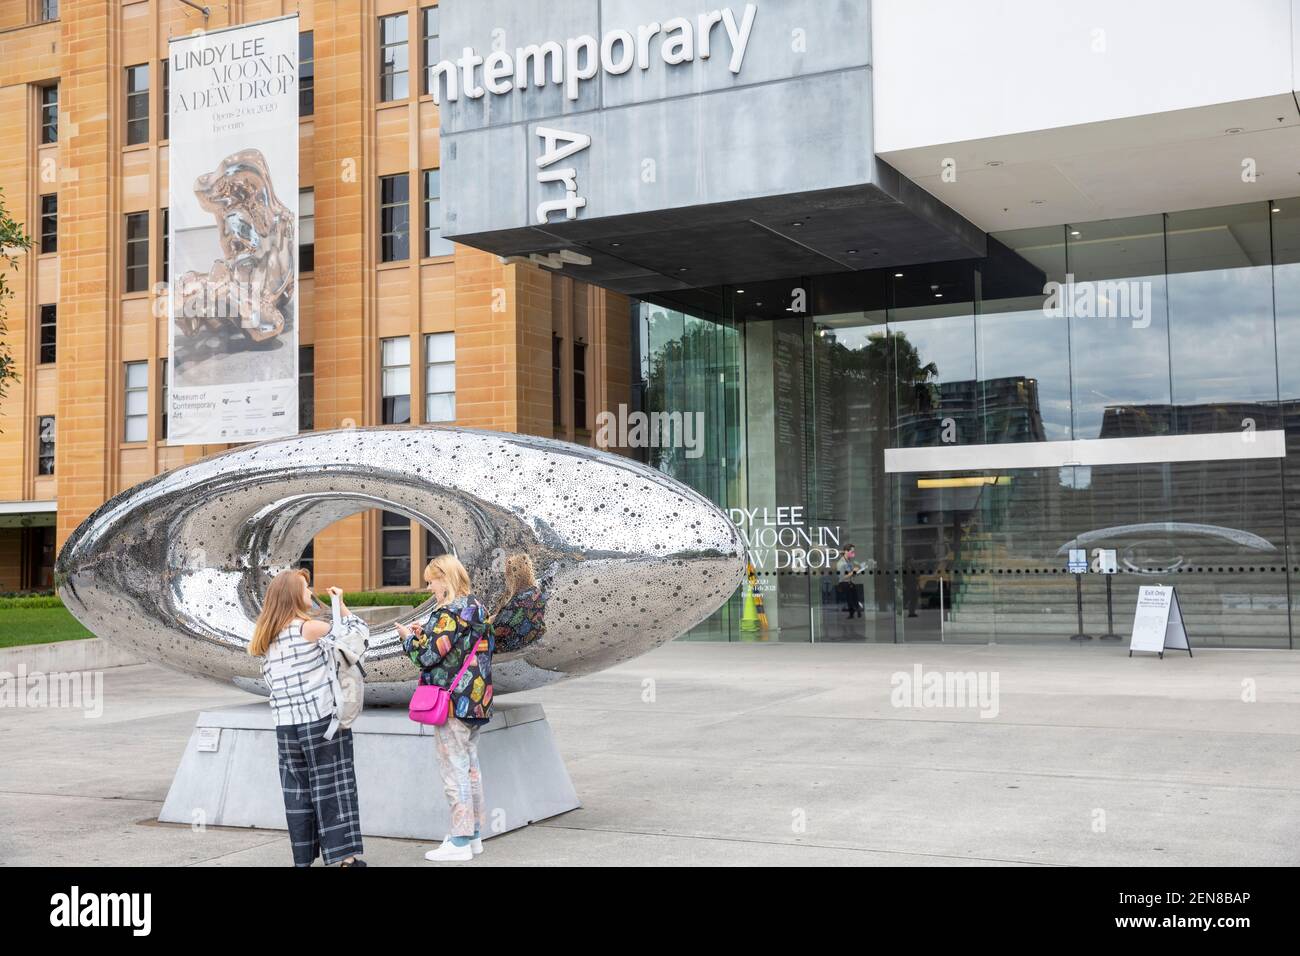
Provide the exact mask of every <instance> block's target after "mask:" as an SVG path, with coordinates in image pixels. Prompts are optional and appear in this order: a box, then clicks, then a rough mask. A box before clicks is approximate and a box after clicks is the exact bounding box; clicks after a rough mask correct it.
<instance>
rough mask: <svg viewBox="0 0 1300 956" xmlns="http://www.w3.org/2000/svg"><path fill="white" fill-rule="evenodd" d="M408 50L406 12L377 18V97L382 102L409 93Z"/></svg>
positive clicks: (398, 98)
mask: <svg viewBox="0 0 1300 956" xmlns="http://www.w3.org/2000/svg"><path fill="white" fill-rule="evenodd" d="M409 70H410V52H409V51H408V49H407V29H406V14H405V13H395V14H393V15H392V16H390V17H380V18H379V99H380V101H381V102H384V103H391V102H392V101H393V100H404V99H406V98H407V97H408V96H409V95H410V88H409V84H408V82H407V78H408V75H409Z"/></svg>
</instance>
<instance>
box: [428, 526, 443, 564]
mask: <svg viewBox="0 0 1300 956" xmlns="http://www.w3.org/2000/svg"><path fill="white" fill-rule="evenodd" d="M446 553H447V546H446V545H444V544H443V543H442V539H441V538H439V537H438V536H437V535H436V534H434V533H433V532H432V531H430V530H429V529H428V528H425V529H424V560H425V561H428V560H429V559H430V558H436V557H437V556H438V555H440V554H446Z"/></svg>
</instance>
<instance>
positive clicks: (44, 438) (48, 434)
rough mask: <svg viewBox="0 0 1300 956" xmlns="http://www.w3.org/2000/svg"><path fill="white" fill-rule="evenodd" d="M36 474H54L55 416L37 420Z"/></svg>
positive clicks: (43, 416) (44, 416) (46, 416)
mask: <svg viewBox="0 0 1300 956" xmlns="http://www.w3.org/2000/svg"><path fill="white" fill-rule="evenodd" d="M36 441H37V450H36V474H38V475H52V474H54V416H53V415H42V416H41V417H40V418H38V419H36Z"/></svg>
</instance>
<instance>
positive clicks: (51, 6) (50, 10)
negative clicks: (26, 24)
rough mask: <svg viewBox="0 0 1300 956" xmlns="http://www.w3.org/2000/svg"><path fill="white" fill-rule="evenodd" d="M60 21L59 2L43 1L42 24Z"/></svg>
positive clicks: (52, 0)
mask: <svg viewBox="0 0 1300 956" xmlns="http://www.w3.org/2000/svg"><path fill="white" fill-rule="evenodd" d="M57 19H59V0H41V22H43V23H44V22H47V21H50V20H57Z"/></svg>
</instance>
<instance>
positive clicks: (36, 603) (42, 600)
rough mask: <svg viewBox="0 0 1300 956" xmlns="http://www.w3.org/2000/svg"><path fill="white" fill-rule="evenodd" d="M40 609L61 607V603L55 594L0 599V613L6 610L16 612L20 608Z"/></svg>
mask: <svg viewBox="0 0 1300 956" xmlns="http://www.w3.org/2000/svg"><path fill="white" fill-rule="evenodd" d="M40 607H63V602H62V601H61V600H60V599H59V596H58V595H57V594H31V595H22V596H19V597H0V611H2V610H5V609H7V608H12V609H14V610H18V609H20V608H27V609H31V608H40Z"/></svg>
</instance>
